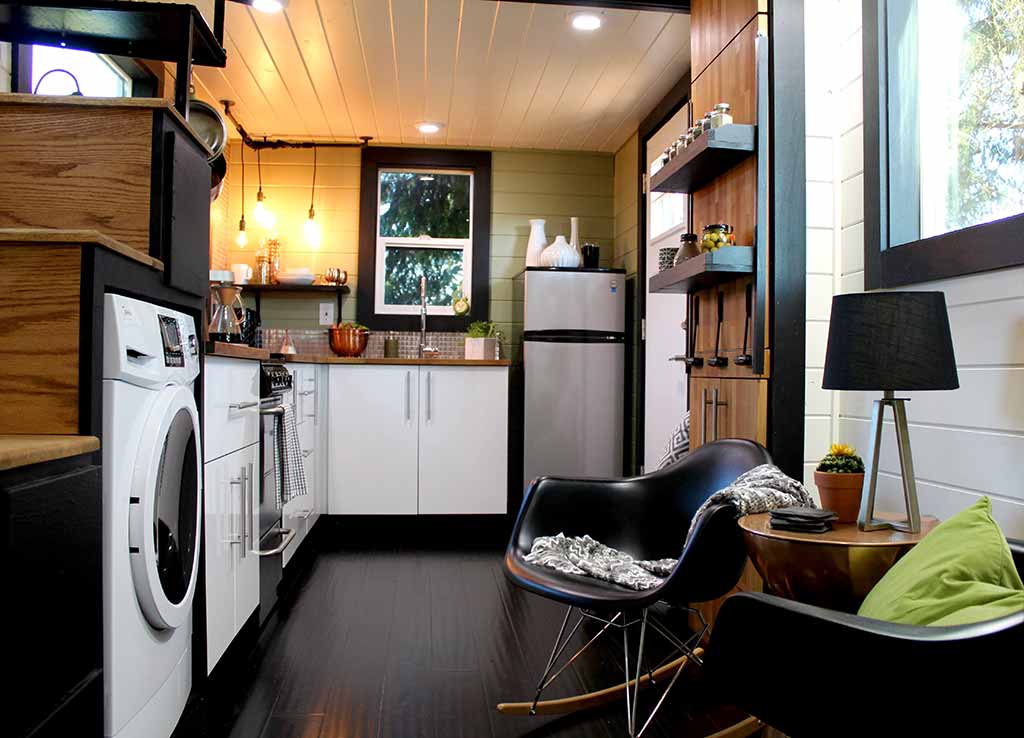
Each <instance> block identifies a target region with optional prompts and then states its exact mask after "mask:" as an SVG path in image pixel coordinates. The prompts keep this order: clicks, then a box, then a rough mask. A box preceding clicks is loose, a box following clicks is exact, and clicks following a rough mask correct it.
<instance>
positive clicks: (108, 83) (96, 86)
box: [31, 46, 132, 97]
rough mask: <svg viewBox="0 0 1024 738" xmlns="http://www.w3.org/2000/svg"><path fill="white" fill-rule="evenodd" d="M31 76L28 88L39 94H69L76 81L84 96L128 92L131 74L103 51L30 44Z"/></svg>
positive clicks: (114, 95) (130, 91) (115, 95)
mask: <svg viewBox="0 0 1024 738" xmlns="http://www.w3.org/2000/svg"><path fill="white" fill-rule="evenodd" d="M68 73H70V74H68ZM71 75H74V79H72V77H71ZM44 77H45V79H44ZM31 78H32V91H33V92H38V94H40V95H70V94H71V93H73V92H75V91H76V82H77V88H78V89H79V90H80V91H81V93H82V94H83V95H85V96H87V97H131V94H132V78H131V77H129V76H128V75H127V74H125V73H124V71H122V70H121V68H120V67H118V66H117V65H116V64H115V63H114V62H113V61H111V60H110V59H109V58H107V57H106V56H104V55H103V54H94V53H92V52H90V51H79V50H77V49H62V48H59V47H56V46H33V47H32V61H31Z"/></svg>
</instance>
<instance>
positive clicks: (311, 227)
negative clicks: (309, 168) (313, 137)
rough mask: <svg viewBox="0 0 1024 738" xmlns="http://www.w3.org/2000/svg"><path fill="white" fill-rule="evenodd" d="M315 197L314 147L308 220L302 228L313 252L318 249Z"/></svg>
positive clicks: (318, 230) (314, 148) (318, 225)
mask: <svg viewBox="0 0 1024 738" xmlns="http://www.w3.org/2000/svg"><path fill="white" fill-rule="evenodd" d="M315 195H316V146H314V147H313V187H312V189H311V190H310V193H309V218H308V219H307V220H306V225H305V227H304V231H305V235H306V243H308V244H309V246H310V248H312V249H313V250H314V251H316V250H318V249H319V248H320V224H319V223H317V222H316V213H315V212H313V197H314V196H315Z"/></svg>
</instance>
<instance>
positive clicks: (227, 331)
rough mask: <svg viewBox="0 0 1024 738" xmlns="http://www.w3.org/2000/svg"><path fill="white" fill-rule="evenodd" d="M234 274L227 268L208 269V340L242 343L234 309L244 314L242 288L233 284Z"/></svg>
mask: <svg viewBox="0 0 1024 738" xmlns="http://www.w3.org/2000/svg"><path fill="white" fill-rule="evenodd" d="M234 280H235V275H234V274H233V273H232V272H230V271H228V270H217V269H214V270H211V271H210V326H209V331H208V335H209V340H211V341H219V342H221V343H242V342H243V341H242V326H241V323H240V322H239V319H238V314H237V313H236V311H235V308H236V307H237V308H238V310H239V312H240V313H241V314H242V315H245V306H244V305H242V297H241V294H242V288H241V287H239V286H238V285H236V284H235V281H234Z"/></svg>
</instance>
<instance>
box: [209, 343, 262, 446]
mask: <svg viewBox="0 0 1024 738" xmlns="http://www.w3.org/2000/svg"><path fill="white" fill-rule="evenodd" d="M203 376H204V379H203V460H204V461H213V460H214V459H216V458H219V457H221V456H223V455H224V454H229V453H231V452H232V451H237V450H238V449H240V448H242V447H243V446H248V445H250V444H252V443H258V442H259V440H260V411H259V399H260V363H259V362H258V361H248V360H245V359H229V358H225V357H222V356H207V357H206V364H205V367H204V369H203Z"/></svg>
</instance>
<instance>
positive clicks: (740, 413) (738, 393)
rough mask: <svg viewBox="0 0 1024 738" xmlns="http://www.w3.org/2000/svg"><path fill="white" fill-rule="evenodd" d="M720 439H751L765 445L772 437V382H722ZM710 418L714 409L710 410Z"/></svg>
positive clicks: (720, 392) (719, 419)
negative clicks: (769, 427) (770, 418)
mask: <svg viewBox="0 0 1024 738" xmlns="http://www.w3.org/2000/svg"><path fill="white" fill-rule="evenodd" d="M719 387H720V391H719V394H718V405H717V407H716V408H715V411H714V412H715V415H716V416H717V418H718V435H717V436H716V437H715V438H716V440H717V439H718V438H748V439H750V440H751V441H757V442H758V443H760V444H761V445H764V444H765V443H766V442H767V436H768V382H767V381H766V380H763V379H722V380H720V382H719ZM709 414H710V409H709Z"/></svg>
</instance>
